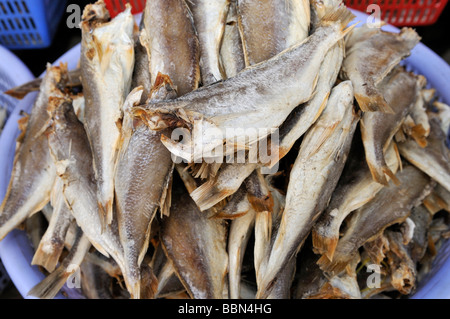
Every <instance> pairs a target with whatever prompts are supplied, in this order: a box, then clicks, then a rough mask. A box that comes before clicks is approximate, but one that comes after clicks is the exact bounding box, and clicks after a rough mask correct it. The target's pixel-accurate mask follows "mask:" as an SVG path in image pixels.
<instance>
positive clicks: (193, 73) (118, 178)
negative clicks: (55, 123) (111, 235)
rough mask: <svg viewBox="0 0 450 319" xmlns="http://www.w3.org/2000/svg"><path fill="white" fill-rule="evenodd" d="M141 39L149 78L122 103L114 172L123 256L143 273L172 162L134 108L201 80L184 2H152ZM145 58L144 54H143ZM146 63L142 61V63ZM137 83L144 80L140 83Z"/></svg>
mask: <svg viewBox="0 0 450 319" xmlns="http://www.w3.org/2000/svg"><path fill="white" fill-rule="evenodd" d="M142 23H143V24H142V28H141V36H140V43H141V45H142V46H143V47H144V48H145V50H146V53H147V54H146V55H147V56H148V57H150V58H149V59H148V61H147V63H148V66H147V67H145V69H146V70H148V71H149V73H150V75H151V82H152V86H151V87H145V88H144V87H143V85H148V84H149V83H146V82H145V79H142V80H139V79H137V80H136V82H137V84H139V85H142V86H140V87H137V88H135V89H134V90H133V91H132V92H131V93H130V95H129V97H128V98H127V100H126V102H125V105H124V107H123V112H124V118H123V125H122V132H121V135H122V141H121V145H120V150H119V154H118V160H117V165H116V171H115V196H116V205H117V218H118V223H119V232H120V238H121V243H122V246H123V248H124V252H125V257H126V260H127V262H128V263H129V265H130V267H132V268H134V269H135V270H134V271H135V272H136V273H137V272H138V271H139V268H140V267H141V264H142V261H143V259H144V256H145V254H146V252H147V249H148V244H149V235H150V231H151V225H152V222H153V219H154V217H155V215H156V212H157V210H160V212H161V214H162V215H168V214H169V210H170V201H171V196H170V186H171V181H172V174H173V168H174V163H173V161H172V158H171V154H170V152H169V151H168V150H167V149H166V148H165V147H164V145H163V144H162V143H161V133H160V132H155V131H152V130H150V129H149V128H148V127H147V126H146V125H145V124H144V123H143V122H142V121H141V120H140V119H138V118H137V119H135V118H134V117H133V115H132V109H133V107H134V105H135V104H138V103H139V102H140V101H141V99H142V94H143V93H145V92H149V93H148V96H147V97H148V100H149V101H153V100H158V101H161V100H166V99H172V98H174V97H176V95H177V92H178V94H185V93H187V92H190V91H191V90H195V89H196V88H197V87H198V83H199V61H198V60H199V57H198V51H199V49H198V40H197V36H196V34H195V30H194V26H193V21H192V17H190V15H189V9H188V7H187V5H186V3H185V2H184V1H180V0H173V1H148V2H147V4H146V7H145V12H144V18H143V22H142ZM144 57H145V55H144ZM141 63H144V62H141ZM139 81H143V82H142V83H139Z"/></svg>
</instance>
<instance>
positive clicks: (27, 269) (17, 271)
mask: <svg viewBox="0 0 450 319" xmlns="http://www.w3.org/2000/svg"><path fill="white" fill-rule="evenodd" d="M353 12H354V13H355V15H356V16H357V17H356V20H355V21H361V22H363V23H364V22H366V19H367V18H368V15H366V14H364V13H361V12H358V11H353ZM383 29H384V30H386V31H391V32H399V29H397V28H395V27H393V26H389V25H387V26H384V27H383ZM79 54H80V46H79V45H78V46H76V47H74V48H73V49H71V50H70V51H68V52H67V53H66V54H65V55H64V56H62V57H61V58H60V59H59V60H58V61H57V62H55V64H56V63H59V61H62V62H68V64H69V69H73V68H75V67H76V64H77V62H78V58H79ZM0 56H1V55H0ZM405 64H406V65H407V67H408V68H409V69H412V70H414V71H415V72H417V73H420V74H423V75H424V76H426V77H427V79H428V84H429V86H431V87H434V88H435V89H436V90H437V92H438V94H439V97H440V99H441V100H442V101H443V102H445V103H447V104H449V103H450V82H449V80H450V66H449V65H448V64H447V63H446V62H445V61H444V60H442V59H441V58H440V57H439V56H438V55H436V54H435V53H434V52H433V51H431V50H430V49H429V48H427V47H426V46H425V45H423V44H422V43H419V44H418V45H417V46H416V47H415V48H414V49H413V50H412V52H411V56H410V57H408V58H407V59H406V60H405ZM30 98H31V96H30ZM32 102H33V100H32V98H31V101H30V100H29V101H28V103H29V104H28V105H27V104H20V105H18V106H17V107H16V110H15V111H14V113H13V114H18V112H19V110H21V109H23V110H25V111H27V110H28V111H29V110H30V108H31V106H32ZM17 119H18V117H11V118H10V119H9V120H8V123H7V127H6V130H5V131H4V133H3V134H2V136H1V137H0V198H3V197H4V194H5V192H6V187H7V185H8V182H9V178H10V172H11V168H12V162H13V158H14V149H15V138H16V137H17V135H18V134H19V131H18V127H17ZM32 256H33V251H32V249H31V245H30V243H29V242H28V239H27V236H26V234H25V233H24V232H23V231H19V230H15V231H13V232H11V233H10V234H9V235H8V236H6V238H5V239H4V240H3V241H1V242H0V258H1V259H2V260H3V262H4V265H5V268H6V269H7V271H8V274H9V276H10V277H11V280H12V281H13V282H14V284H15V285H16V287H17V288H18V290H19V292H20V293H21V294H22V296H23V297H24V298H29V297H28V296H27V292H28V291H29V290H30V289H31V288H33V286H34V285H36V284H37V283H39V282H40V281H41V280H42V279H43V277H44V276H43V274H42V273H41V272H39V270H37V268H36V267H33V266H31V259H32ZM449 287H450V242H449V241H448V240H447V241H446V242H445V244H444V245H443V247H442V248H441V249H440V250H439V252H438V256H437V258H436V259H435V261H434V263H433V267H432V270H431V272H430V273H429V274H428V275H427V277H426V278H425V279H424V280H423V281H421V283H420V285H419V287H418V289H417V290H416V292H415V294H414V295H412V296H411V298H412V299H428V298H429V299H434V298H439V299H450V289H449ZM64 291H65V293H67V294H69V295H70V292H71V290H70V289H67V288H64ZM73 295H75V296H77V294H76V293H74V294H73ZM58 298H63V297H62V296H58Z"/></svg>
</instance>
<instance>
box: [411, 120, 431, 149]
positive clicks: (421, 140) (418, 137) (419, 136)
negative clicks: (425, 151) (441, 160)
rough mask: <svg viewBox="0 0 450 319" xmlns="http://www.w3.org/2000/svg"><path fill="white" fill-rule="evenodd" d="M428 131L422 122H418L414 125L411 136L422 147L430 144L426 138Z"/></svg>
mask: <svg viewBox="0 0 450 319" xmlns="http://www.w3.org/2000/svg"><path fill="white" fill-rule="evenodd" d="M426 135H427V131H426V130H425V128H424V127H423V126H422V124H418V125H415V126H413V127H412V129H411V136H412V138H413V139H414V140H415V141H416V142H417V144H419V146H420V147H422V148H425V147H426V146H427V145H428V142H427V139H426Z"/></svg>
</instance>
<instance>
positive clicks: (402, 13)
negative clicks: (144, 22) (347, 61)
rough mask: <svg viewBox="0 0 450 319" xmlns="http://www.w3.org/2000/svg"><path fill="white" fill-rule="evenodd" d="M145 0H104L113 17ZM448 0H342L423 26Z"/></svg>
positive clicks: (384, 17) (138, 7)
mask: <svg viewBox="0 0 450 319" xmlns="http://www.w3.org/2000/svg"><path fill="white" fill-rule="evenodd" d="M145 2H146V0H105V4H106V7H107V8H108V10H109V12H110V13H111V17H115V16H116V15H118V14H119V13H120V12H122V11H123V10H125V4H126V3H129V4H131V6H132V8H133V9H132V12H133V14H136V13H140V12H142V11H143V10H144V7H145ZM447 2H448V0H344V3H345V5H346V6H348V7H349V8H352V9H355V10H358V11H362V12H364V13H368V14H372V11H370V10H369V11H368V10H367V7H368V6H369V5H371V4H376V5H378V6H379V7H380V14H381V20H384V21H386V22H387V23H390V24H392V25H395V26H425V25H430V24H433V23H435V22H436V21H437V19H438V18H439V16H440V14H441V13H442V10H443V9H444V7H445V6H446V5H447Z"/></svg>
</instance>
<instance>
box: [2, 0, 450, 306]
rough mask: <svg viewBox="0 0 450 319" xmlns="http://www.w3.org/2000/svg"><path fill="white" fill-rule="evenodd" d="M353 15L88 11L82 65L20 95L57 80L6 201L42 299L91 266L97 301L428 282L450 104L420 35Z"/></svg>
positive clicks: (437, 241) (360, 290)
mask: <svg viewBox="0 0 450 319" xmlns="http://www.w3.org/2000/svg"><path fill="white" fill-rule="evenodd" d="M353 19H354V16H353V14H352V13H351V12H350V11H349V10H348V9H347V8H346V7H345V6H344V5H343V4H341V3H340V1H339V0H326V1H316V0H311V2H310V1H306V0H287V1H286V0H283V1H279V0H264V1H260V0H257V1H256V0H218V1H214V2H211V1H204V0H190V1H185V0H148V1H147V4H146V7H145V11H144V12H143V15H142V20H141V23H140V25H139V27H138V26H137V25H136V23H135V20H134V17H133V15H132V14H131V8H130V7H129V6H128V7H127V9H126V10H125V11H124V12H122V13H121V14H119V15H118V16H117V17H115V18H114V19H111V18H110V15H109V13H108V11H107V10H106V7H105V4H104V2H103V1H102V0H100V1H98V2H96V3H95V4H90V5H88V6H86V8H85V10H84V13H83V18H82V22H81V31H82V43H81V59H80V63H79V65H80V67H79V69H77V70H71V71H69V70H67V67H66V66H65V65H64V64H61V65H59V66H51V65H48V66H47V72H46V74H45V76H44V77H43V78H42V80H37V81H34V82H33V83H29V84H27V85H25V86H23V87H20V88H15V89H12V90H10V91H9V92H8V93H9V94H10V95H12V96H15V97H17V98H21V97H23V96H24V95H26V94H27V93H28V92H30V91H32V90H38V91H39V93H38V97H37V100H36V102H35V104H34V107H33V109H32V112H31V114H29V115H28V116H26V117H24V118H23V119H21V120H20V122H19V127H20V129H21V131H22V134H21V135H20V137H19V138H18V141H17V149H16V154H15V159H14V168H13V171H12V177H11V181H10V184H9V188H8V191H7V194H6V196H5V198H4V200H3V203H2V205H1V208H0V238H1V239H3V238H4V237H5V236H6V235H7V234H8V233H9V232H10V231H11V230H12V229H14V228H17V227H24V228H25V229H26V230H27V231H28V234H29V236H30V238H31V240H32V243H33V245H34V247H35V255H34V258H33V264H35V265H39V266H40V267H41V269H42V271H43V272H45V274H46V275H47V277H46V279H45V280H43V281H42V282H41V283H40V284H38V285H37V286H36V287H34V288H33V289H32V291H30V294H31V295H34V296H37V297H40V298H53V297H54V296H55V295H56V294H57V293H58V292H59V291H60V290H61V289H62V288H63V287H65V289H68V288H67V285H66V286H65V283H66V282H67V281H68V280H73V276H76V275H77V274H78V276H79V281H80V285H79V287H78V288H80V291H81V294H82V296H83V297H85V298H136V299H139V298H142V299H144V298H148V299H149V298H283V299H287V298H399V297H402V296H408V295H410V294H411V293H413V292H414V290H415V289H416V288H417V285H418V283H419V282H420V280H421V279H422V278H423V277H424V276H425V275H426V274H427V272H428V270H429V269H430V265H431V262H432V260H433V258H434V256H435V255H436V253H437V250H438V249H439V246H440V245H441V244H442V242H443V239H445V238H448V236H449V224H450V221H449V216H448V214H447V213H448V212H449V211H450V184H449V182H450V161H449V157H450V152H449V149H448V148H447V146H446V144H445V141H446V135H447V132H448V131H449V125H450V113H449V112H450V108H449V107H448V106H447V105H445V104H443V103H441V102H438V101H437V96H436V94H435V92H434V90H433V89H429V88H427V83H426V82H427V80H426V79H425V77H423V76H421V75H418V74H414V73H412V72H409V71H407V70H406V69H405V67H404V66H402V65H401V64H400V62H401V61H402V60H403V59H404V58H405V57H407V56H408V55H409V54H410V52H411V50H412V49H413V48H414V46H415V45H416V44H417V43H418V42H419V41H420V37H419V36H418V35H417V33H416V32H415V31H414V30H413V29H410V28H403V29H402V30H401V32H400V33H399V34H395V33H389V32H385V31H382V30H380V29H377V28H371V27H370V26H368V25H363V26H361V27H357V28H355V25H349V23H350V22H352V20H353ZM258 130H259V131H258ZM255 131H257V132H262V133H261V134H256V135H252V134H250V133H248V132H255ZM179 132H183V134H184V135H182V136H179V135H176V134H178V133H179ZM211 132H215V133H218V134H211ZM274 132H277V133H278V135H274V134H273V133H274ZM174 136H176V137H174ZM275 136H278V138H275ZM263 144H266V145H268V146H270V152H269V155H270V158H271V161H269V162H268V161H263V160H261V159H260V158H259V160H257V161H252V160H251V159H252V155H251V151H252V150H253V149H254V146H255V145H263ZM217 150H225V151H224V152H216V151H217ZM259 153H262V151H261V149H258V150H257V155H260V154H259ZM237 154H240V155H242V156H241V157H240V158H241V159H243V160H242V161H241V162H238V161H236V159H237V158H239V156H236V157H235V156H234V155H237ZM253 155H254V154H253ZM230 158H231V159H234V161H233V160H231V161H230ZM273 168H275V169H273ZM276 168H278V171H276ZM267 172H270V173H267ZM375 270H376V271H375ZM66 291H67V290H66Z"/></svg>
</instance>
